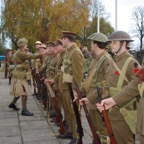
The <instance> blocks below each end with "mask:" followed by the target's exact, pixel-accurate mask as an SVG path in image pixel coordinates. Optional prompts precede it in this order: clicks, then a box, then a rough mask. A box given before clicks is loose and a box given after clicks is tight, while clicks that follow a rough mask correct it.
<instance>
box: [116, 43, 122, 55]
mask: <svg viewBox="0 0 144 144" xmlns="http://www.w3.org/2000/svg"><path fill="white" fill-rule="evenodd" d="M121 48H122V44H121V45H120V47H119V48H118V50H117V51H116V52H115V55H117V54H118V52H119V51H120V50H121Z"/></svg>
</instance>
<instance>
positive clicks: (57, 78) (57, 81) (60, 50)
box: [48, 39, 67, 125]
mask: <svg viewBox="0 0 144 144" xmlns="http://www.w3.org/2000/svg"><path fill="white" fill-rule="evenodd" d="M56 45H57V52H58V61H57V64H56V66H55V73H56V75H55V76H54V78H53V79H49V80H48V81H49V83H50V84H54V86H53V87H54V89H55V91H56V94H57V96H58V101H59V103H58V104H59V107H60V110H61V108H63V110H64V121H63V123H64V125H66V121H67V115H66V113H65V111H66V108H65V105H64V98H63V94H62V91H61V82H60V72H61V66H62V63H63V59H64V56H65V54H66V52H67V51H66V48H64V47H63V45H62V40H61V39H57V42H56Z"/></svg>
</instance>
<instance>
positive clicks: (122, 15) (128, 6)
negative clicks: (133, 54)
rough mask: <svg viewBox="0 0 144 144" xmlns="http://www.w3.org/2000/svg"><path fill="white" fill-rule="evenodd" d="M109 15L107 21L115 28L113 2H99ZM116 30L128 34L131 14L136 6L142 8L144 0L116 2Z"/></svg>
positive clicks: (108, 0)
mask: <svg viewBox="0 0 144 144" xmlns="http://www.w3.org/2000/svg"><path fill="white" fill-rule="evenodd" d="M99 1H100V2H102V4H103V5H104V6H105V10H106V12H107V13H110V18H109V21H110V22H111V24H112V26H113V27H115V0H99ZM117 4H118V5H117V7H118V9H117V12H118V15H117V16H118V21H117V30H124V31H127V32H129V31H130V28H131V20H132V12H133V9H134V8H135V7H136V6H144V0H117Z"/></svg>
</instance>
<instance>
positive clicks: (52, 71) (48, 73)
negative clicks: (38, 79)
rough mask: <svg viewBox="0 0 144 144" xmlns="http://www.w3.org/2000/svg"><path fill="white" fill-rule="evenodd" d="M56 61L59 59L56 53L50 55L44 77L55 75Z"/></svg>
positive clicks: (50, 77) (49, 77)
mask: <svg viewBox="0 0 144 144" xmlns="http://www.w3.org/2000/svg"><path fill="white" fill-rule="evenodd" d="M58 61H59V56H58V54H55V55H52V57H51V60H50V62H49V65H48V67H47V69H46V77H47V78H48V79H52V78H54V77H55V75H56V71H55V69H56V65H57V63H58Z"/></svg>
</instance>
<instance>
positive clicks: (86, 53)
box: [81, 44, 92, 59]
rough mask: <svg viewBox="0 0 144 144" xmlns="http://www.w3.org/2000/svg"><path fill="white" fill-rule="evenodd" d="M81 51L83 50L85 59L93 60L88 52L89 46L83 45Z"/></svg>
mask: <svg viewBox="0 0 144 144" xmlns="http://www.w3.org/2000/svg"><path fill="white" fill-rule="evenodd" d="M81 50H82V53H83V55H84V58H85V59H91V58H92V55H91V53H90V52H89V51H88V46H87V44H83V45H82V49H81Z"/></svg>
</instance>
